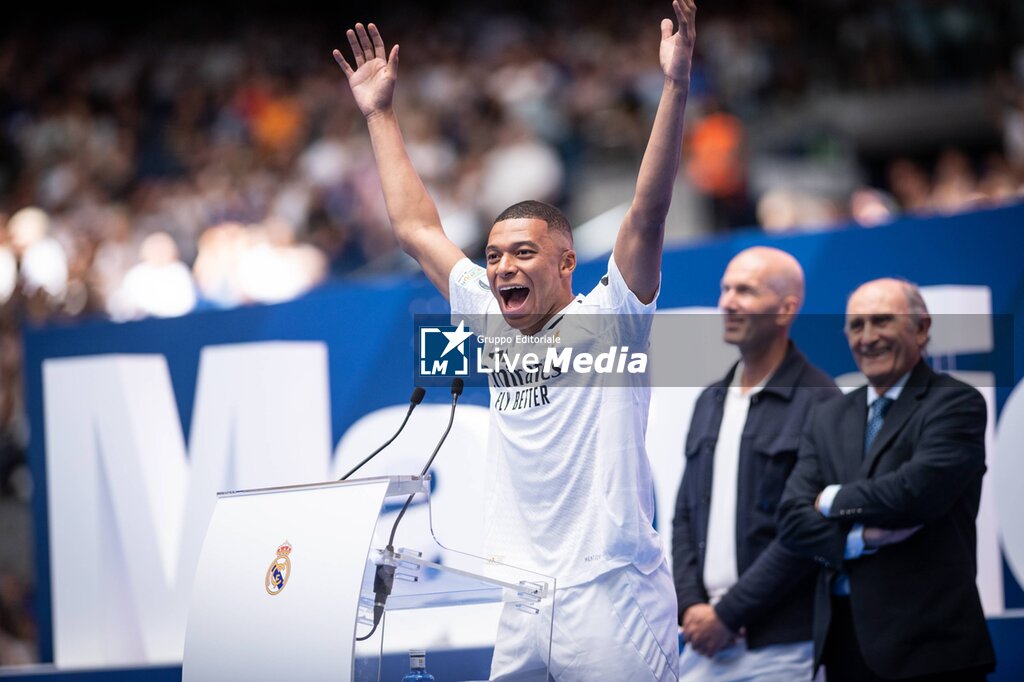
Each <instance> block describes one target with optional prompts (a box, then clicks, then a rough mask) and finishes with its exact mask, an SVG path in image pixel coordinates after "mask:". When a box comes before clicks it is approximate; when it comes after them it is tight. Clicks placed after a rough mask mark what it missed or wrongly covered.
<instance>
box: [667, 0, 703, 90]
mask: <svg viewBox="0 0 1024 682" xmlns="http://www.w3.org/2000/svg"><path fill="white" fill-rule="evenodd" d="M672 9H673V10H675V13H676V20H677V21H678V22H679V30H678V31H676V32H674V33H673V31H672V29H673V26H672V20H671V19H662V20H661V51H660V54H659V56H660V59H661V70H662V71H664V72H665V77H666V78H670V79H672V80H674V81H678V82H689V80H690V62H691V61H692V60H693V44H694V42H696V40H697V29H696V27H695V25H694V17H695V16H696V14H697V5H696V4H694V1H693V0H672Z"/></svg>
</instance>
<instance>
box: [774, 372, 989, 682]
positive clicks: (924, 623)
mask: <svg viewBox="0 0 1024 682" xmlns="http://www.w3.org/2000/svg"><path fill="white" fill-rule="evenodd" d="M866 390H867V389H866V388H861V389H858V390H856V391H853V392H852V393H850V394H848V395H846V396H843V397H842V398H840V399H838V400H834V401H831V402H829V403H826V404H824V405H821V406H820V407H818V408H816V409H815V411H814V414H813V418H812V420H811V421H809V422H808V427H807V429H806V431H805V433H804V437H803V440H802V442H801V445H800V458H799V461H798V463H797V467H796V469H795V470H794V472H793V475H792V476H790V479H789V483H788V485H787V487H786V492H785V495H784V497H783V499H782V503H781V506H780V509H779V529H780V537H781V539H782V542H783V543H784V544H785V546H786V547H787V548H789V549H791V550H793V551H795V552H798V553H800V554H802V555H804V556H808V557H812V558H813V559H814V560H815V561H816V562H817V563H819V564H820V565H821V571H820V574H819V577H818V585H817V590H816V595H815V622H814V645H815V664H816V665H817V663H819V662H820V660H821V653H822V649H823V647H824V642H825V635H826V634H827V632H828V626H829V618H830V614H831V596H830V589H829V588H830V583H831V581H832V579H833V577H834V576H835V574H836V572H837V571H839V570H843V571H845V572H846V574H847V575H848V576H849V580H850V610H851V612H852V615H853V626H854V630H855V631H856V633H857V639H858V642H859V644H860V647H861V652H862V655H863V657H864V661H865V663H867V665H868V667H870V668H871V669H872V670H873V671H875V672H876V673H877V674H878V675H880V676H882V677H887V678H893V679H901V678H905V677H916V676H919V675H931V674H934V673H940V672H949V671H956V670H961V669H964V668H974V667H990V666H993V665H994V663H995V655H994V653H993V650H992V643H991V641H990V639H989V633H988V627H987V625H986V623H985V616H984V613H983V612H982V608H981V600H980V598H979V596H978V589H977V586H976V583H975V574H976V573H977V565H976V542H977V534H976V533H977V532H976V529H975V517H976V516H977V513H978V504H979V501H980V498H981V478H982V476H983V475H984V473H985V424H986V417H985V414H986V408H985V400H984V399H983V398H982V397H981V394H980V393H978V391H976V390H975V389H974V388H972V387H970V386H968V385H967V384H964V383H962V382H960V381H957V380H956V379H953V378H951V377H949V376H946V375H944V374H936V373H935V372H933V371H932V370H931V368H929V367H928V365H927V364H925V363H924V362H923V361H922V362H920V363H918V365H917V366H916V367H915V368H914V370H913V372H912V373H911V375H910V378H909V380H908V381H907V385H906V386H905V387H904V389H903V392H902V393H900V397H899V398H898V399H897V400H896V402H895V403H893V405H892V407H890V408H889V412H888V414H887V415H886V417H885V421H884V422H883V424H882V429H881V431H879V433H878V436H877V437H876V438H875V440H874V442H873V443H872V446H871V450H870V451H868V452H867V453H866V454H864V453H863V442H864V431H865V426H866V423H867V398H866V396H865V391H866ZM833 483H839V484H841V485H842V488H841V489H840V491H839V494H837V495H836V497H835V499H834V500H833V502H832V506H831V508H830V510H829V518H824V517H822V516H821V514H820V513H819V512H817V511H816V510H815V509H814V500H815V498H816V497H817V495H818V493H819V492H820V491H821V490H822V489H823V488H824V487H825V486H827V485H831V484H833ZM854 523H862V524H865V525H866V526H878V527H881V528H906V527H911V526H915V525H918V524H924V525H923V527H922V528H921V529H920V530H919V531H917V533H915V534H914V535H912V536H910V537H909V538H908V539H906V540H904V541H903V542H901V543H898V544H893V545H889V546H886V547H882V548H880V549H879V550H878V551H877V552H876V553H874V554H868V555H864V556H861V557H860V558H858V559H853V560H850V561H845V562H844V559H843V555H844V549H845V543H846V535H847V533H848V532H849V530H850V527H851V526H852V525H853V524H854Z"/></svg>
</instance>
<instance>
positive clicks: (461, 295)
mask: <svg viewBox="0 0 1024 682" xmlns="http://www.w3.org/2000/svg"><path fill="white" fill-rule="evenodd" d="M448 300H449V303H450V304H451V309H452V319H453V320H454V319H455V318H456V317H460V318H461V317H464V316H466V315H482V314H484V313H487V312H488V309H489V308H490V307H491V306H492V304H496V301H495V300H494V294H492V293H491V286H490V285H489V284H488V283H487V271H486V270H485V269H484V268H482V267H480V266H479V265H477V264H476V263H474V262H473V261H471V260H470V259H468V258H463V259H462V260H460V261H459V262H458V263H456V264H455V267H453V268H452V271H451V272H450V273H449V274H448ZM453 324H455V322H453Z"/></svg>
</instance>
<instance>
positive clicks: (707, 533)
mask: <svg viewBox="0 0 1024 682" xmlns="http://www.w3.org/2000/svg"><path fill="white" fill-rule="evenodd" d="M803 291H804V280H803V272H802V270H801V268H800V264H799V263H798V262H797V261H796V259H795V258H793V257H792V256H791V255H790V254H788V253H785V252H784V251H780V250H778V249H772V248H766V247H753V248H750V249H746V250H745V251H742V252H741V253H740V254H738V255H737V256H736V257H735V258H733V259H732V261H730V263H729V265H728V267H727V268H726V271H725V274H724V275H723V277H722V281H721V295H720V297H719V308H720V309H721V311H722V313H723V322H724V340H725V341H726V342H727V343H730V344H732V345H735V346H736V347H737V348H738V349H739V351H740V362H738V363H737V364H735V365H733V367H732V368H731V369H730V370H729V372H728V374H726V376H725V378H723V379H722V380H721V381H719V382H717V383H715V384H713V385H711V386H709V387H708V388H707V389H706V390H705V391H704V392H703V393H702V394H701V396H700V398H698V400H697V404H696V406H695V408H694V412H693V418H692V419H691V421H690V430H689V433H688V434H687V440H686V468H685V471H684V473H683V480H682V483H681V485H680V488H679V494H678V496H677V498H676V512H675V517H674V519H673V523H672V569H673V574H674V578H675V584H676V597H677V600H678V603H679V622H680V625H682V628H683V636H684V638H685V639H686V642H687V648H686V650H685V651H684V652H683V655H682V659H681V663H680V680H681V682H688V681H693V682H698V681H703V680H717V681H719V682H727V681H729V680H749V679H758V680H762V681H764V682H768V681H778V682H793V681H794V680H801V679H803V680H810V678H811V669H812V646H811V617H812V600H813V594H814V572H815V566H814V563H813V562H812V561H810V560H808V559H806V558H804V557H800V556H797V555H795V554H793V553H792V552H788V551H786V550H785V549H783V548H782V547H781V546H780V545H779V542H778V540H777V539H776V527H775V511H776V507H777V505H778V502H779V498H780V497H781V496H782V491H783V488H784V486H785V483H786V478H787V476H788V475H789V473H790V472H791V471H792V469H793V467H794V465H795V464H796V453H797V446H798V444H799V441H800V432H801V430H802V429H803V426H804V420H805V419H806V417H807V414H808V412H809V411H810V408H811V405H812V404H813V403H814V402H816V401H820V400H825V399H828V398H831V397H834V396H838V395H839V390H838V389H837V388H836V386H835V383H834V382H833V381H832V378H831V377H829V376H828V375H827V374H825V373H824V372H822V371H821V370H820V369H818V368H817V367H815V366H814V365H812V364H810V363H809V362H808V361H807V359H806V358H805V357H804V355H803V354H802V353H801V352H800V351H799V350H798V349H797V347H796V345H795V344H794V343H793V342H792V341H791V340H790V339H789V329H790V327H791V325H792V323H793V320H794V319H795V318H796V315H797V311H798V310H799V308H800V305H801V303H802V302H803Z"/></svg>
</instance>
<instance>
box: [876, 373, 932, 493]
mask: <svg viewBox="0 0 1024 682" xmlns="http://www.w3.org/2000/svg"><path fill="white" fill-rule="evenodd" d="M932 374H933V373H932V371H931V368H930V367H928V365H927V363H925V361H924V360H921V361H920V362H918V363H917V365H916V366H915V367H914V371H913V372H911V374H910V377H909V378H908V379H907V385H906V386H904V387H903V391H902V392H901V393H900V397H899V398H898V399H897V400H896V402H894V403H893V404H892V407H890V408H889V413H888V414H887V415H886V416H885V421H883V422H882V429H881V430H880V431H879V432H878V435H877V436H875V441H874V442H873V443H872V444H871V449H870V450H868V452H867V453H866V454H865V456H864V462H863V464H862V465H861V467H860V477H861V478H868V477H869V476H870V475H871V472H872V471H873V470H874V468H875V463H876V462H877V461H878V458H879V456H880V455H881V454H882V452H883V451H884V450H885V448H886V447H888V445H889V443H890V442H891V441H892V439H893V438H895V437H896V434H898V433H899V432H900V429H902V428H903V425H904V424H906V422H907V420H908V419H909V418H910V415H912V414H914V412H916V411H917V408H918V407H920V406H921V399H922V398H923V397H924V395H925V393H927V392H928V384H929V383H930V380H931V377H932ZM866 400H867V399H866V398H865V401H866ZM866 410H867V408H866V407H865V412H864V421H865V423H866V422H867V411H866Z"/></svg>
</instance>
